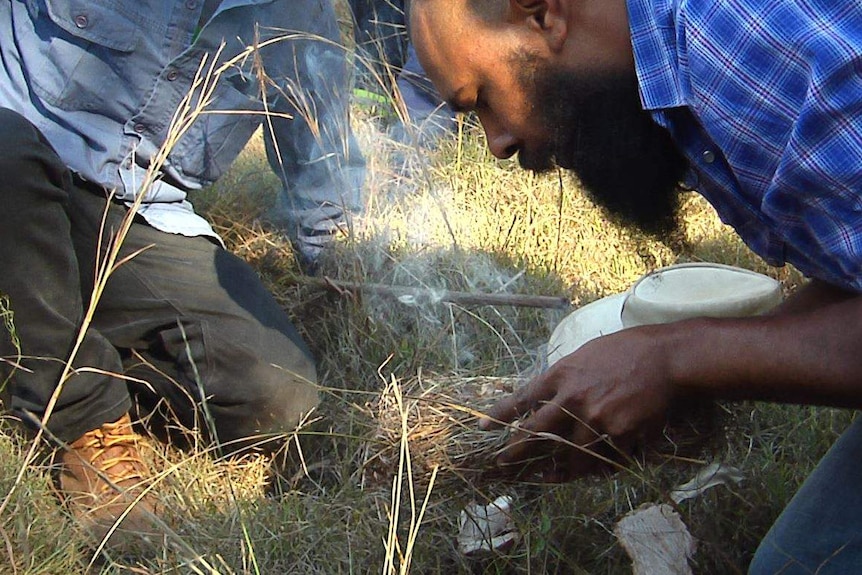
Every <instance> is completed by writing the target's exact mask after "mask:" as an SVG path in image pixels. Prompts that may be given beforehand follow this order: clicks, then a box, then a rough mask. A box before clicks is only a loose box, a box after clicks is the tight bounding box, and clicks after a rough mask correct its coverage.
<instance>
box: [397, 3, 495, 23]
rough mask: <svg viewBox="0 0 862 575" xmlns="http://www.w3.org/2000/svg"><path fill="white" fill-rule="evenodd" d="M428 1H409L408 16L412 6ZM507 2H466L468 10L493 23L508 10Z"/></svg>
mask: <svg viewBox="0 0 862 575" xmlns="http://www.w3.org/2000/svg"><path fill="white" fill-rule="evenodd" d="M427 1H428V0H407V6H406V8H407V9H406V12H407V14H409V13H410V6H411V4H422V3H423V2H427ZM506 2H507V0H466V4H467V8H469V9H470V10H471V11H472V12H473V13H474V14H476V15H477V16H479V17H480V18H481V19H483V20H486V21H493V20H497V19H499V18H501V17H502V15H503V13H504V12H505V9H506Z"/></svg>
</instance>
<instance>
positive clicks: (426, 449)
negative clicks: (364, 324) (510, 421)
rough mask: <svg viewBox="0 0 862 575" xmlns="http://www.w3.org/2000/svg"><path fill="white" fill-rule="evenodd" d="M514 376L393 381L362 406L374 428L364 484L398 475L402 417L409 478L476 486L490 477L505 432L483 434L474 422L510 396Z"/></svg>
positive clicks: (416, 480) (366, 459) (379, 481)
mask: <svg viewBox="0 0 862 575" xmlns="http://www.w3.org/2000/svg"><path fill="white" fill-rule="evenodd" d="M517 384H518V381H517V379H516V378H514V377H459V376H423V375H420V376H419V377H416V378H414V379H411V380H409V381H406V382H399V381H397V380H394V379H393V381H392V382H391V383H390V384H389V385H387V386H386V388H385V389H384V390H383V392H382V393H381V394H380V396H379V398H376V399H375V401H373V402H371V403H369V404H368V405H366V409H367V411H368V415H369V416H370V417H371V420H372V425H373V426H374V429H373V432H372V434H371V439H370V441H369V443H368V450H367V453H366V457H365V465H364V466H365V474H364V475H365V480H366V481H367V482H369V483H372V484H379V483H384V484H388V483H389V482H391V480H392V478H393V477H394V476H395V475H396V473H397V471H398V460H399V449H400V445H401V442H402V440H403V429H404V426H403V425H402V422H403V421H404V419H405V418H406V429H407V442H408V445H409V447H410V460H411V464H412V479H413V481H414V483H416V484H419V485H424V484H427V483H428V481H429V479H430V477H431V474H432V472H433V470H434V469H435V468H436V469H437V478H436V484H437V488H436V489H439V488H440V485H441V483H445V482H446V481H447V480H454V481H465V482H468V483H469V484H471V485H477V484H479V483H481V482H482V481H483V480H487V479H489V478H491V477H493V476H494V475H496V474H494V473H493V470H494V456H495V455H496V453H497V451H498V450H499V449H500V448H501V447H502V446H503V444H504V442H505V439H506V437H507V436H508V431H507V430H505V429H502V430H496V431H482V430H480V429H479V426H478V421H479V418H480V417H481V416H482V414H483V413H484V412H485V411H486V410H487V409H488V408H490V407H491V406H492V405H493V404H494V403H495V402H496V401H498V400H499V399H501V398H502V397H504V396H505V395H507V394H509V393H511V392H512V390H513V389H514V387H515V386H516V385H517Z"/></svg>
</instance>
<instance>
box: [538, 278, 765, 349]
mask: <svg viewBox="0 0 862 575" xmlns="http://www.w3.org/2000/svg"><path fill="white" fill-rule="evenodd" d="M780 302H781V285H780V284H779V283H778V282H777V281H776V280H774V279H772V278H770V277H768V276H765V275H763V274H759V273H756V272H753V271H750V270H746V269H742V268H737V267H733V266H726V265H722V264H713V263H690V264H678V265H674V266H669V267H666V268H661V269H659V270H656V271H654V272H652V273H649V274H647V275H645V276H643V277H642V278H640V279H639V280H638V281H636V282H635V283H634V285H633V286H632V287H631V288H630V289H629V290H628V291H625V292H623V293H619V294H615V295H612V296H608V297H605V298H602V299H600V300H598V301H595V302H593V303H590V304H587V305H585V306H583V307H581V308H578V309H576V310H575V311H573V312H572V313H570V314H569V315H567V316H566V317H565V318H563V320H562V321H561V322H560V323H559V325H558V326H557V328H556V329H555V330H554V332H553V333H552V334H551V339H550V340H549V342H548V365H553V364H554V363H556V362H557V361H558V360H559V359H560V358H562V357H563V356H566V355H568V354H570V353H572V352H573V351H575V350H576V349H578V348H579V347H581V346H582V345H584V344H585V343H587V342H588V341H590V340H591V339H595V338H597V337H599V336H602V335H607V334H610V333H614V332H616V331H619V330H621V329H624V328H628V327H635V326H638V325H648V324H656V323H670V322H673V321H678V320H682V319H688V318H692V317H744V316H751V315H758V314H761V313H764V312H766V311H768V310H770V309H771V308H773V307H774V306H775V305H777V304H778V303H780Z"/></svg>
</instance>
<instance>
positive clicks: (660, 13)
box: [628, 0, 862, 291]
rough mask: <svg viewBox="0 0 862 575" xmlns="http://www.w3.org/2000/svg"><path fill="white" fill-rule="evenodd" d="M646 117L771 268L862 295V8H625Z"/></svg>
mask: <svg viewBox="0 0 862 575" xmlns="http://www.w3.org/2000/svg"><path fill="white" fill-rule="evenodd" d="M628 10H629V23H630V27H631V32H632V44H633V47H634V54H635V62H636V68H637V74H638V78H639V82H640V90H641V99H642V102H643V105H644V108H645V109H647V110H649V111H650V112H651V113H652V115H653V117H654V119H655V120H656V121H657V122H658V123H659V124H661V125H662V126H664V127H666V128H667V129H668V130H669V132H670V133H671V135H672V136H673V138H674V140H675V141H676V142H677V144H678V145H679V147H680V150H681V151H682V153H683V154H685V156H686V157H687V158H688V159H689V161H690V162H691V173H690V176H689V179H690V181H688V182H687V183H688V184H689V185H690V186H691V187H693V188H695V189H697V190H698V191H699V192H700V193H701V194H703V195H704V196H705V197H706V198H707V200H709V202H710V203H711V204H712V205H713V206H715V208H716V210H717V211H718V213H719V215H720V217H721V219H722V220H723V221H724V222H725V223H727V224H729V225H731V226H733V228H734V229H735V230H736V231H737V233H739V235H740V236H741V237H742V239H743V240H744V241H745V243H746V244H748V246H749V247H751V248H752V249H753V250H754V251H755V252H756V253H758V254H759V255H760V256H761V257H763V258H764V259H765V260H766V261H767V262H769V263H770V264H773V265H783V264H784V263H791V264H793V265H794V266H796V267H797V268H798V269H799V270H800V271H801V272H802V273H804V274H806V275H808V276H810V277H816V278H819V279H822V280H824V281H826V282H829V283H831V284H834V285H838V286H842V287H845V288H850V289H853V290H856V291H862V3H860V2H859V0H628Z"/></svg>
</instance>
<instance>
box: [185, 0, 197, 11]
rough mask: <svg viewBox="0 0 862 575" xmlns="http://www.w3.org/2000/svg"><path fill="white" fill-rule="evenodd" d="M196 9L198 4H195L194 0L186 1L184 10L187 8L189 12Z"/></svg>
mask: <svg viewBox="0 0 862 575" xmlns="http://www.w3.org/2000/svg"><path fill="white" fill-rule="evenodd" d="M197 7H198V3H197V2H196V0H186V8H188V9H189V10H194V9H195V8H197Z"/></svg>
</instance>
